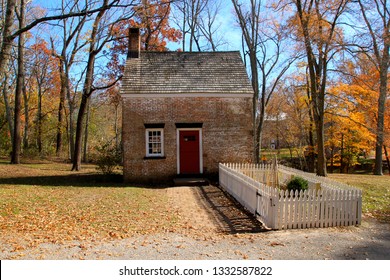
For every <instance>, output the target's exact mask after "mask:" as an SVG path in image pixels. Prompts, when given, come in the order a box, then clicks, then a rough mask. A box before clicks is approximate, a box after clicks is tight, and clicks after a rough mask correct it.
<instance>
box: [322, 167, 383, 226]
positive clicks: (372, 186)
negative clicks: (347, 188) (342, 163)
mask: <svg viewBox="0 0 390 280" xmlns="http://www.w3.org/2000/svg"><path fill="white" fill-rule="evenodd" d="M329 177H330V178H332V179H334V180H336V181H340V182H343V183H346V184H349V185H351V186H355V187H357V188H359V189H361V190H362V191H363V198H362V200H363V213H364V214H366V215H371V216H373V217H375V218H377V219H378V220H379V221H382V222H387V223H390V176H389V175H383V176H375V175H360V174H329Z"/></svg>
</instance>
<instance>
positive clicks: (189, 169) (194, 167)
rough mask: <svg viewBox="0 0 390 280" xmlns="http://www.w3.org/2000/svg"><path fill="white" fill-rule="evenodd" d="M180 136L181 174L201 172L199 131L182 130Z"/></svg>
mask: <svg viewBox="0 0 390 280" xmlns="http://www.w3.org/2000/svg"><path fill="white" fill-rule="evenodd" d="M179 137H180V174H199V173H200V158H199V131H198V130H182V131H179Z"/></svg>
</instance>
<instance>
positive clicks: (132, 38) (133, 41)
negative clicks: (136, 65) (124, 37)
mask: <svg viewBox="0 0 390 280" xmlns="http://www.w3.org/2000/svg"><path fill="white" fill-rule="evenodd" d="M140 52H141V37H140V32H139V28H130V30H129V49H128V53H127V58H139V57H140Z"/></svg>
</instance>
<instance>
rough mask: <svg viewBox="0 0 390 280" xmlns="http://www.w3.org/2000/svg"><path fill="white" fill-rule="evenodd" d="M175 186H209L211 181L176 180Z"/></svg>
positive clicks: (198, 179) (197, 179)
mask: <svg viewBox="0 0 390 280" xmlns="http://www.w3.org/2000/svg"><path fill="white" fill-rule="evenodd" d="M173 184H174V186H182V187H183V186H206V185H208V184H209V181H208V180H207V179H205V178H196V177H191V178H190V177H188V178H175V179H173Z"/></svg>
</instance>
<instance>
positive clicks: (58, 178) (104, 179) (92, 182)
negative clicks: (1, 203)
mask: <svg viewBox="0 0 390 280" xmlns="http://www.w3.org/2000/svg"><path fill="white" fill-rule="evenodd" d="M1 185H9V186H17V185H25V186H42V187H85V188H100V187H101V188H104V187H118V188H125V187H133V188H154V189H162V188H166V187H168V186H166V185H147V184H135V183H131V184H127V183H123V176H122V175H121V174H113V175H103V174H96V173H91V174H85V173H84V174H70V175H52V176H23V177H13V178H0V186H1Z"/></svg>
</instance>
